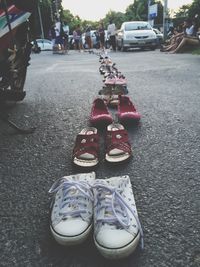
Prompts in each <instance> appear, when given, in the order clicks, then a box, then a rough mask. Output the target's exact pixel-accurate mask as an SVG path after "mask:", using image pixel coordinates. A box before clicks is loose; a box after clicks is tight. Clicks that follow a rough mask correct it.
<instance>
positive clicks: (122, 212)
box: [93, 183, 144, 249]
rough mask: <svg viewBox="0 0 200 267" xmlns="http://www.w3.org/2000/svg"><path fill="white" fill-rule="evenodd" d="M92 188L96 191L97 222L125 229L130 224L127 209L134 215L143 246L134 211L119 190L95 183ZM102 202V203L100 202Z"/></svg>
mask: <svg viewBox="0 0 200 267" xmlns="http://www.w3.org/2000/svg"><path fill="white" fill-rule="evenodd" d="M93 188H95V189H96V190H97V191H98V198H97V203H96V205H95V206H96V207H97V223H98V222H99V223H102V224H104V223H107V224H115V225H116V226H118V227H122V228H124V229H127V228H129V227H130V225H131V221H130V216H129V213H128V210H129V211H130V212H131V213H132V215H133V216H134V218H135V220H136V222H137V224H138V228H139V232H140V235H141V248H142V249H143V248H144V240H143V230H142V227H141V224H140V221H139V219H138V216H137V214H136V213H135V211H134V210H133V209H132V208H131V207H130V206H129V205H128V204H127V203H126V201H125V200H124V199H123V197H122V196H121V194H120V191H119V190H117V189H116V188H113V187H110V186H107V185H103V184H101V183H96V184H95V185H94V186H93ZM102 203H103V204H102ZM103 209H104V215H103V216H102V212H101V211H102V210H103Z"/></svg>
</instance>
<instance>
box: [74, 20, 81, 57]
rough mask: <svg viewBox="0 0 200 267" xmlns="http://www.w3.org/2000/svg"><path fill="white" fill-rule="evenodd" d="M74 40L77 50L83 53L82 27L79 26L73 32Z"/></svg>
mask: <svg viewBox="0 0 200 267" xmlns="http://www.w3.org/2000/svg"><path fill="white" fill-rule="evenodd" d="M73 38H74V44H75V49H77V50H79V52H80V51H81V38H82V32H81V29H80V25H78V26H77V28H76V30H74V31H73Z"/></svg>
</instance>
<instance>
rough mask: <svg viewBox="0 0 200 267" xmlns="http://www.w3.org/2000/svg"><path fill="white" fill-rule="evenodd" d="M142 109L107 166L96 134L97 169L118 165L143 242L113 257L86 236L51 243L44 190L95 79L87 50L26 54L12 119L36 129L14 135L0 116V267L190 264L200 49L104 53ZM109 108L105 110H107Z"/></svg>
mask: <svg viewBox="0 0 200 267" xmlns="http://www.w3.org/2000/svg"><path fill="white" fill-rule="evenodd" d="M110 56H111V57H112V59H113V61H114V62H116V63H117V67H118V68H119V69H120V70H121V71H122V72H123V73H124V74H125V76H126V77H127V80H128V89H129V96H130V98H131V100H132V101H133V102H134V104H135V105H136V107H137V109H138V110H139V112H140V113H141V114H142V120H141V123H140V124H139V125H138V126H132V127H131V126H129V127H128V128H127V130H128V132H129V137H130V141H131V144H132V147H133V158H132V159H131V161H130V162H129V163H127V164H125V165H121V166H115V167H111V166H108V165H107V164H106V163H105V162H104V160H103V158H104V149H103V144H104V138H103V137H104V133H103V132H102V133H101V136H102V137H101V143H102V146H101V163H100V165H99V167H98V169H97V170H96V174H97V177H98V178H105V177H112V176H116V175H124V174H128V175H129V176H130V178H131V181H132V184H133V190H134V195H135V199H136V204H137V208H138V213H139V218H140V221H141V224H142V226H143V230H144V242H145V243H144V244H145V248H144V251H142V252H141V251H140V249H138V250H137V251H136V252H135V253H134V254H133V255H131V256H130V257H129V258H127V259H124V260H121V261H117V262H115V261H114V262H113V261H107V260H105V259H104V258H103V257H102V256H101V255H99V253H98V252H97V250H96V248H95V246H94V244H93V240H92V236H91V237H90V238H89V239H88V241H87V242H86V243H84V244H83V245H81V246H78V247H62V246H59V245H57V244H56V242H55V241H54V240H53V238H52V237H51V234H50V231H49V202H50V196H49V195H48V193H47V192H48V189H49V188H50V186H51V185H52V183H53V182H54V181H55V180H56V179H57V178H59V177H61V176H63V175H69V174H72V173H77V172H80V171H79V170H76V169H75V168H74V167H73V166H72V163H71V155H72V149H73V145H74V141H75V137H76V135H77V134H78V133H79V131H80V130H81V129H82V128H84V127H85V126H86V125H88V116H89V114H90V110H91V105H92V102H93V100H94V99H95V97H97V96H98V91H99V90H100V89H101V87H102V77H101V76H100V74H99V72H98V67H99V62H98V57H97V56H96V55H91V54H88V53H78V52H75V51H71V52H70V54H69V55H65V56H62V55H52V54H51V52H42V53H41V54H39V55H35V54H33V55H32V60H31V66H30V67H29V69H28V74H27V80H26V84H25V89H26V90H27V96H26V98H25V100H24V101H23V102H21V103H18V104H16V105H14V106H10V107H9V113H10V114H11V118H12V120H13V121H15V122H17V123H18V124H19V125H21V126H27V127H29V126H30V127H32V126H36V127H37V129H36V131H35V133H34V134H32V135H17V134H15V132H14V130H12V129H10V128H9V127H8V126H7V125H6V124H5V123H2V122H0V185H1V187H0V203H1V209H0V230H1V231H0V232H1V235H0V266H19V267H21V266H26V267H29V266H30V267H32V266H33V267H35V266H39V267H40V266H41V267H45V266H55V267H62V266H63V267H64V266H65V267H112V266H113V267H117V266H119V267H135V266H138V267H168V266H169V267H171V266H173V267H198V266H200V182H199V179H200V123H199V122H200V119H199V118H200V72H199V66H200V56H193V55H190V54H180V55H179V54H177V55H170V54H162V53H160V52H159V51H153V52H152V51H145V52H144V51H143V52H139V51H138V52H136V51H134V52H127V53H122V52H117V53H110ZM112 113H113V115H114V113H115V111H112Z"/></svg>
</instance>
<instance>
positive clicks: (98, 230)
mask: <svg viewBox="0 0 200 267" xmlns="http://www.w3.org/2000/svg"><path fill="white" fill-rule="evenodd" d="M49 193H50V194H53V195H54V197H53V200H52V203H51V219H50V229H51V232H52V235H53V237H54V238H55V240H56V241H57V242H58V243H59V244H61V245H68V246H71V245H77V244H80V243H82V242H84V241H85V240H86V239H87V238H88V236H89V235H90V233H91V232H92V231H93V240H94V244H95V246H96V247H97V249H98V251H99V252H100V253H101V254H102V255H103V256H104V257H106V258H109V259H118V258H124V257H127V256H129V255H130V254H132V253H133V252H134V251H135V249H136V247H137V246H138V243H139V241H140V240H141V247H143V231H142V227H141V224H140V222H139V219H138V213H137V209H136V205H135V199H134V195H133V191H132V186H131V182H130V178H129V176H118V177H111V178H107V179H95V173H94V172H91V173H80V174H76V175H70V176H64V177H62V178H60V179H58V180H57V181H56V182H55V183H54V184H53V185H52V187H51V188H50V190H49Z"/></svg>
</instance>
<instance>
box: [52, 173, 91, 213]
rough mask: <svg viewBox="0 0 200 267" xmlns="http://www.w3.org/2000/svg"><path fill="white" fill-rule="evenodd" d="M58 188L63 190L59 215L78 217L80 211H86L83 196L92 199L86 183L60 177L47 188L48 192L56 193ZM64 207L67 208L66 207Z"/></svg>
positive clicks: (89, 188)
mask: <svg viewBox="0 0 200 267" xmlns="http://www.w3.org/2000/svg"><path fill="white" fill-rule="evenodd" d="M60 189H62V190H63V199H62V201H61V203H60V207H59V208H60V212H59V215H61V216H63V218H66V217H68V216H71V217H80V216H81V214H82V213H88V210H87V206H86V203H85V198H89V199H90V200H91V201H92V202H93V201H94V198H93V194H92V192H91V187H90V185H89V184H88V183H86V182H84V181H68V180H66V179H65V178H60V179H58V180H57V181H56V182H55V183H54V184H53V185H52V187H51V188H50V189H49V193H50V194H53V193H57V192H58V191H59V190H60ZM65 207H68V208H67V209H66V208H65ZM62 210H63V211H62ZM81 217H82V216H81Z"/></svg>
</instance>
